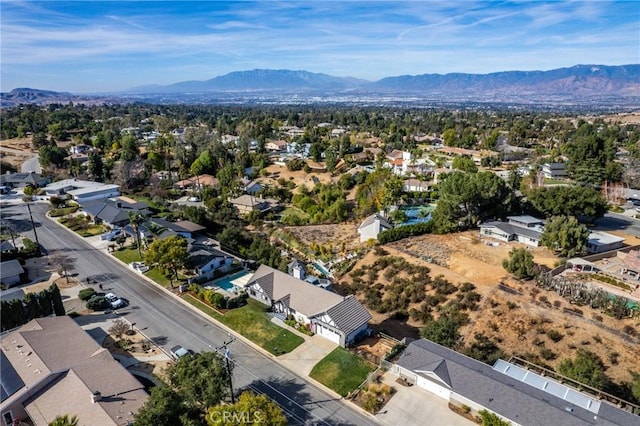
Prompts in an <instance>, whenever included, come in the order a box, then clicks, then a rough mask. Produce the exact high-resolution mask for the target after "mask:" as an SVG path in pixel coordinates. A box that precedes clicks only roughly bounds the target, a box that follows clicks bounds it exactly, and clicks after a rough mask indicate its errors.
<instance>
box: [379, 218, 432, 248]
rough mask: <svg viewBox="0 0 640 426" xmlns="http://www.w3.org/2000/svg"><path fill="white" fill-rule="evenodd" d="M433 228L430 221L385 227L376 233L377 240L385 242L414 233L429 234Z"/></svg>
mask: <svg viewBox="0 0 640 426" xmlns="http://www.w3.org/2000/svg"><path fill="white" fill-rule="evenodd" d="M432 230H433V225H432V224H431V222H423V223H416V224H413V225H404V226H399V227H397V228H393V229H387V230H385V231H382V232H381V233H379V234H378V242H379V243H380V244H387V243H391V242H394V241H398V240H401V239H403V238H408V237H414V236H416V235H423V234H429V233H431V231H432Z"/></svg>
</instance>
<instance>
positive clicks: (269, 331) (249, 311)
mask: <svg viewBox="0 0 640 426" xmlns="http://www.w3.org/2000/svg"><path fill="white" fill-rule="evenodd" d="M184 300H186V301H187V302H188V303H190V304H191V305H193V306H195V307H196V308H198V309H200V310H201V311H203V312H205V313H206V314H207V315H209V316H211V317H212V318H214V319H216V320H218V321H220V322H221V323H223V324H225V325H226V326H228V327H229V328H232V329H233V330H235V331H237V332H238V333H240V334H242V335H243V336H244V337H246V338H247V339H249V340H251V341H252V342H254V343H256V344H257V345H259V346H260V347H261V348H263V349H265V350H267V351H269V352H270V353H272V354H273V355H282V354H286V353H288V352H291V351H292V350H294V349H295V348H297V347H298V346H300V345H301V344H302V343H304V339H303V338H302V337H300V336H298V335H296V334H293V333H292V332H290V331H289V330H285V329H284V328H282V327H279V326H277V325H276V324H274V323H272V322H271V319H270V318H269V316H268V315H267V307H266V306H264V305H262V304H261V303H259V302H257V301H255V300H252V299H249V300H248V303H247V305H245V306H243V307H241V308H237V309H232V310H230V311H228V312H227V313H225V314H224V315H223V314H221V313H219V312H218V311H216V310H215V309H213V308H211V307H210V306H209V305H207V304H206V303H203V302H201V301H200V300H198V299H196V298H195V297H193V296H192V295H190V294H186V295H184Z"/></svg>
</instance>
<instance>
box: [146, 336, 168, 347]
mask: <svg viewBox="0 0 640 426" xmlns="http://www.w3.org/2000/svg"><path fill="white" fill-rule="evenodd" d="M149 340H151V341H152V342H153V343H155V344H156V345H158V346H163V345H166V344H167V342H168V341H169V339H168V338H167V336H156V337H150V338H149Z"/></svg>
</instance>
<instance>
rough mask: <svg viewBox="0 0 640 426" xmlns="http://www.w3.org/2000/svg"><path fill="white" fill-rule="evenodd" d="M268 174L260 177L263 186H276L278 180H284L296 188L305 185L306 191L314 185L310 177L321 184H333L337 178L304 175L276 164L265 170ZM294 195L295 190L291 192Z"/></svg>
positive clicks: (310, 174) (299, 171) (323, 175)
mask: <svg viewBox="0 0 640 426" xmlns="http://www.w3.org/2000/svg"><path fill="white" fill-rule="evenodd" d="M265 170H266V171H267V172H268V173H269V174H268V175H267V176H266V177H265V176H260V181H261V182H262V183H263V184H266V185H271V186H278V182H277V181H278V179H280V178H284V180H286V181H287V182H289V181H293V183H295V184H296V188H297V187H299V186H300V185H306V187H307V188H308V189H311V188H313V186H314V185H315V183H314V182H313V180H312V177H314V176H315V177H317V178H318V180H319V181H320V182H321V183H325V184H326V183H335V182H337V178H335V177H332V176H331V174H330V173H327V172H323V173H316V172H311V173H306V172H305V171H304V170H297V171H295V172H292V171H290V170H289V169H287V166H281V165H278V164H272V165H270V166H269V167H267V168H266V169H265ZM293 191H294V193H295V189H294V190H293Z"/></svg>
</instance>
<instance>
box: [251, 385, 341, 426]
mask: <svg viewBox="0 0 640 426" xmlns="http://www.w3.org/2000/svg"><path fill="white" fill-rule="evenodd" d="M304 386H305V385H304V384H303V383H299V382H295V381H293V380H283V379H279V378H275V377H274V378H271V379H269V380H256V381H253V382H252V383H250V384H249V385H247V386H246V387H244V388H242V389H239V391H240V392H239V393H242V392H243V391H248V390H252V391H254V392H257V393H259V394H265V395H267V396H268V397H269V398H271V399H272V400H273V401H275V402H276V403H277V404H278V405H279V406H280V407H281V408H282V410H283V412H284V414H285V415H286V416H287V421H288V424H289V425H305V426H306V425H320V424H322V425H327V424H329V425H345V426H346V425H350V424H351V423H345V422H341V421H336V420H335V419H332V418H320V417H319V416H318V414H314V413H313V412H312V410H314V409H317V408H318V407H319V406H318V403H322V402H328V401H339V400H340V399H338V398H330V399H327V400H323V401H314V400H313V399H312V398H311V395H309V393H307V392H305V391H304ZM322 413H323V415H326V413H327V412H326V411H325V410H323V411H322Z"/></svg>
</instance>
